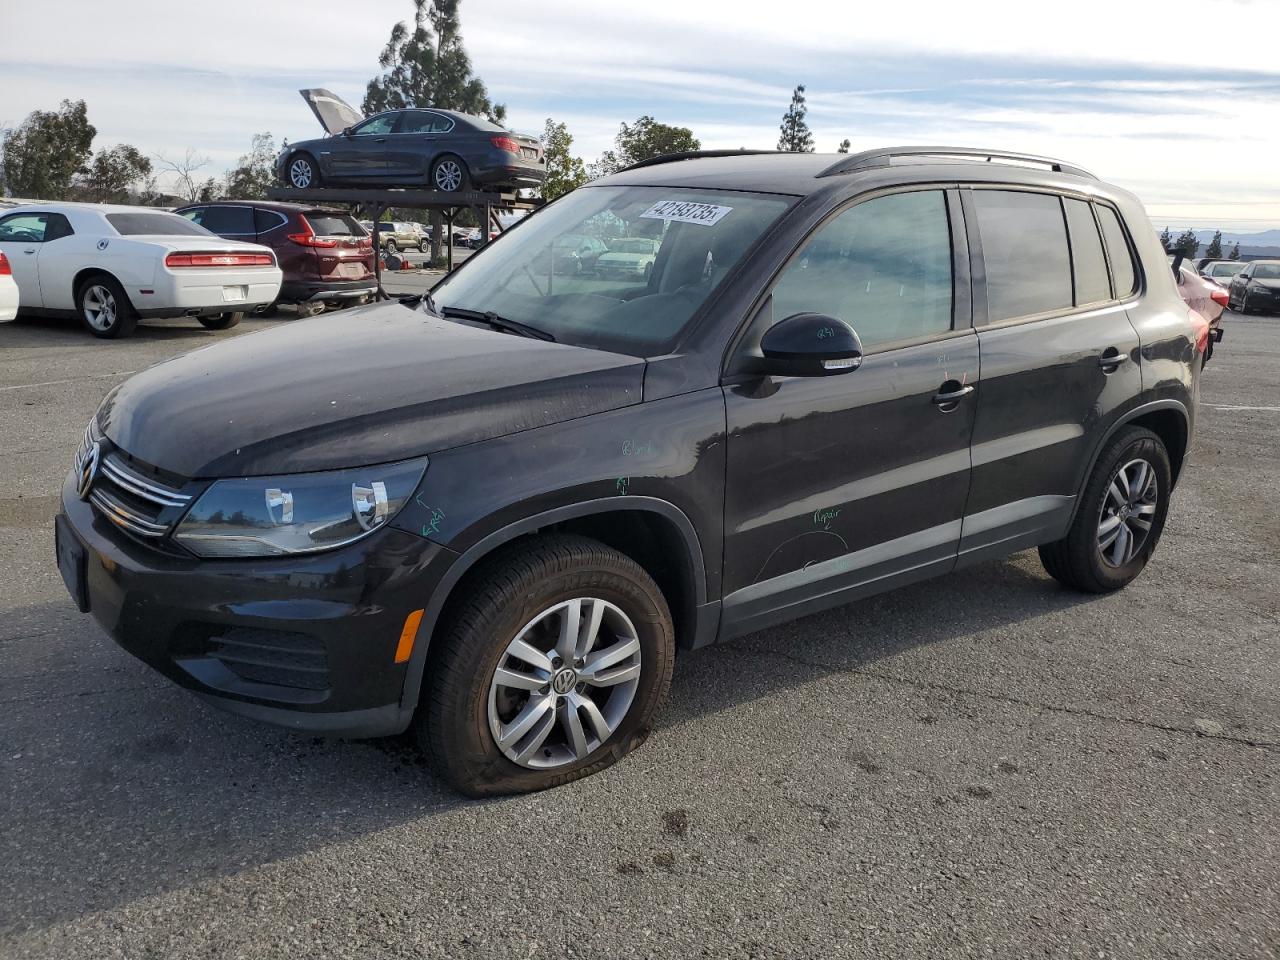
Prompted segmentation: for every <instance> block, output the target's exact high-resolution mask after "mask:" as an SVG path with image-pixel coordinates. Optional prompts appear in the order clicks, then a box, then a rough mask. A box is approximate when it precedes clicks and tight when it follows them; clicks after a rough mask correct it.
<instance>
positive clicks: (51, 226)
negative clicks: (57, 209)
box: [44, 213, 75, 243]
mask: <svg viewBox="0 0 1280 960" xmlns="http://www.w3.org/2000/svg"><path fill="white" fill-rule="evenodd" d="M73 233H75V231H74V230H72V229H71V221H70V220H68V219H67V218H66V217H64V216H63V215H62V214H60V213H51V214H49V223H48V226H47V227H46V228H45V231H44V242H45V243H48V242H49V241H51V240H61V239H62V238H63V237H69V236H71V235H72V234H73Z"/></svg>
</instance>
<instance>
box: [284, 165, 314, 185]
mask: <svg viewBox="0 0 1280 960" xmlns="http://www.w3.org/2000/svg"><path fill="white" fill-rule="evenodd" d="M312 177H313V174H312V171H311V164H310V163H308V162H307V161H306V160H305V159H303V158H302V157H298V158H297V159H296V160H294V161H293V163H291V164H289V182H290V183H292V184H293V185H294V186H295V187H297V188H298V189H299V190H305V189H306V188H307V187H309V186H311V180H312Z"/></svg>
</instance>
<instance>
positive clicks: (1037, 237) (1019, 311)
mask: <svg viewBox="0 0 1280 960" xmlns="http://www.w3.org/2000/svg"><path fill="white" fill-rule="evenodd" d="M973 202H974V206H975V207H976V208H977V212H978V231H979V235H980V236H981V238H982V259H983V261H984V263H985V265H986V273H987V319H988V321H989V322H990V323H998V322H999V321H1001V320H1011V319H1013V318H1015V317H1025V316H1029V315H1031V314H1035V313H1046V312H1049V311H1053V310H1066V309H1069V308H1070V307H1072V306H1073V303H1072V291H1071V256H1070V253H1069V252H1068V249H1067V227H1066V223H1065V222H1064V220H1063V216H1062V201H1061V200H1059V199H1058V198H1057V197H1055V196H1051V195H1049V194H1045V193H1020V192H1016V191H1012V190H974V191H973Z"/></svg>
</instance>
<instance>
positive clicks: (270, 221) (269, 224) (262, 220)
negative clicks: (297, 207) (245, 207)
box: [253, 210, 289, 233]
mask: <svg viewBox="0 0 1280 960" xmlns="http://www.w3.org/2000/svg"><path fill="white" fill-rule="evenodd" d="M288 222H289V221H288V218H286V217H285V215H284V214H283V213H277V212H276V211H274V210H254V211H253V225H254V227H255V228H256V229H257V232H258V233H267V232H269V231H271V230H274V229H275V228H276V227H280V226H283V225H284V224H286V223H288Z"/></svg>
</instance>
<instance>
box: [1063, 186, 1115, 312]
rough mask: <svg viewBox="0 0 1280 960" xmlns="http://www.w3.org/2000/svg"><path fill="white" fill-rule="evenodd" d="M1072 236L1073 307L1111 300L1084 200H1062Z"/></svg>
mask: <svg viewBox="0 0 1280 960" xmlns="http://www.w3.org/2000/svg"><path fill="white" fill-rule="evenodd" d="M1062 205H1063V206H1064V207H1066V210H1067V229H1068V230H1069V231H1070V233H1071V267H1072V269H1073V271H1074V273H1075V279H1076V305H1077V306H1079V305H1080V304H1085V303H1097V302H1098V301H1100V300H1110V299H1111V279H1110V277H1109V276H1108V275H1107V258H1106V256H1104V255H1103V253H1102V238H1101V237H1100V236H1098V225H1097V224H1096V223H1095V222H1094V220H1093V211H1092V210H1091V209H1090V208H1089V204H1088V203H1086V202H1085V201H1083V200H1071V199H1063V201H1062Z"/></svg>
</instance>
